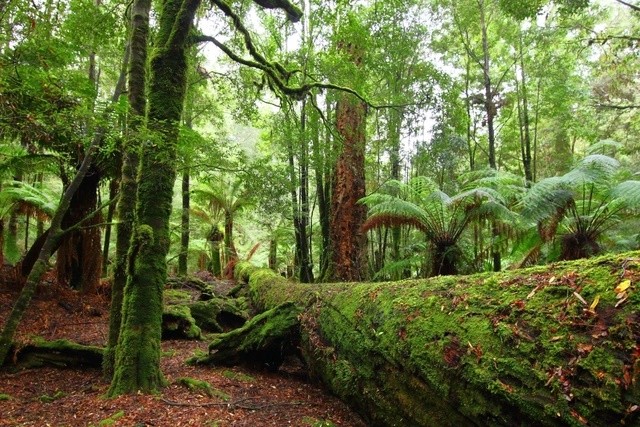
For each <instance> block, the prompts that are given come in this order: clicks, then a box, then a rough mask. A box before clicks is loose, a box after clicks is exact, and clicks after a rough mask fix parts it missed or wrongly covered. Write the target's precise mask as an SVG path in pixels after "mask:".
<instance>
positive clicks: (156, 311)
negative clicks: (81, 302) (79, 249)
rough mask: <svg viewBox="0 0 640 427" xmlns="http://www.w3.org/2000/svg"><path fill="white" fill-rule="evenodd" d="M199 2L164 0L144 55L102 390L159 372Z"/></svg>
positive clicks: (126, 388)
mask: <svg viewBox="0 0 640 427" xmlns="http://www.w3.org/2000/svg"><path fill="white" fill-rule="evenodd" d="M199 4H200V0H164V1H163V2H162V6H161V10H160V12H159V23H158V24H159V28H158V33H157V35H156V39H155V43H156V48H155V52H154V54H153V57H152V59H151V80H150V87H149V112H148V116H147V125H148V128H149V131H150V132H153V133H154V135H152V136H151V140H150V141H149V143H148V144H149V146H147V147H145V149H143V150H142V155H141V159H140V162H141V164H140V171H139V176H138V201H137V207H136V219H135V220H136V223H135V227H134V230H133V233H134V237H133V239H132V244H131V248H130V254H129V256H130V258H131V262H132V263H131V265H130V269H129V274H128V276H129V277H128V281H127V285H126V287H125V291H124V301H123V311H122V326H121V329H120V336H119V339H118V345H117V347H116V362H115V372H114V376H113V380H112V382H111V388H110V390H109V394H110V395H112V396H115V395H119V394H123V393H132V392H136V391H139V390H140V391H143V392H153V391H156V390H157V389H158V388H159V387H160V386H162V385H163V383H164V380H163V377H162V372H161V370H160V338H161V333H162V289H163V286H164V283H165V280H166V276H167V265H166V254H167V252H168V250H169V216H170V213H171V201H172V197H173V184H174V181H175V178H176V157H177V150H176V146H177V140H178V124H179V120H180V116H181V114H182V107H183V102H184V96H185V91H186V68H187V58H186V46H187V36H188V34H189V31H190V29H191V25H192V21H193V17H194V15H195V12H196V9H197V8H198V6H199Z"/></svg>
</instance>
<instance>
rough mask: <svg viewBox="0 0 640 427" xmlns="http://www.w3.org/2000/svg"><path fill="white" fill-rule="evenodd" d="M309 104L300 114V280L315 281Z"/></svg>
mask: <svg viewBox="0 0 640 427" xmlns="http://www.w3.org/2000/svg"><path fill="white" fill-rule="evenodd" d="M306 110H307V106H306V102H305V101H303V102H302V107H301V114H300V136H301V138H300V162H299V166H300V188H299V190H300V212H299V218H298V227H299V235H300V242H299V252H298V255H299V266H300V281H301V282H302V283H312V282H313V271H312V266H311V261H310V252H311V248H310V245H309V241H310V239H309V235H308V227H309V216H310V215H309V141H308V139H307V138H308V135H307V111H306Z"/></svg>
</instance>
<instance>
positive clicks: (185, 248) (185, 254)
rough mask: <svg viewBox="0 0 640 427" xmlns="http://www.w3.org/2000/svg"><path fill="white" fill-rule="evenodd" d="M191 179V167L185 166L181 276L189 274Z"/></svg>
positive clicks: (180, 255)
mask: <svg viewBox="0 0 640 427" xmlns="http://www.w3.org/2000/svg"><path fill="white" fill-rule="evenodd" d="M189 181H190V172H189V167H185V169H184V171H183V172H182V215H181V224H180V227H181V232H180V254H179V255H178V274H179V275H181V276H186V275H187V264H188V261H189V210H190V209H191V207H190V205H191V197H190V196H191V192H190V183H189Z"/></svg>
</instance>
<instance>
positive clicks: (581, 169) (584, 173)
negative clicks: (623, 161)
mask: <svg viewBox="0 0 640 427" xmlns="http://www.w3.org/2000/svg"><path fill="white" fill-rule="evenodd" d="M619 167H620V162H618V161H617V160H616V159H614V158H613V157H609V156H605V155H603V154H591V155H589V156H587V157H585V158H584V159H582V160H581V161H580V162H579V163H578V165H577V166H576V167H575V168H573V169H572V170H571V171H569V172H567V173H566V174H564V175H563V176H562V179H563V180H564V181H565V182H567V183H568V184H571V185H581V184H584V183H594V184H605V185H606V184H608V183H609V182H610V180H611V178H612V177H613V176H614V174H615V173H616V171H617V170H618V168H619Z"/></svg>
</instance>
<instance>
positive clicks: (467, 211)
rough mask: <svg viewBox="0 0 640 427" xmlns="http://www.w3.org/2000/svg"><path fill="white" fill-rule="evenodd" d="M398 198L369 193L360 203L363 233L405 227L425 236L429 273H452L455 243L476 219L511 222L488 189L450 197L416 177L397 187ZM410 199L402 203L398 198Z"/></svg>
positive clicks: (456, 252) (456, 256) (501, 201)
mask: <svg viewBox="0 0 640 427" xmlns="http://www.w3.org/2000/svg"><path fill="white" fill-rule="evenodd" d="M400 189H401V190H402V191H400V195H399V196H394V195H389V194H372V195H369V196H367V197H365V198H363V199H361V202H362V203H366V204H367V205H368V206H369V217H368V219H367V220H366V221H365V223H364V225H363V228H364V230H365V231H368V230H371V229H374V228H380V227H397V226H401V225H406V226H409V227H412V228H414V229H417V230H420V231H422V232H424V233H425V235H426V238H427V240H428V241H429V242H430V244H431V249H432V257H431V258H432V274H455V273H456V272H457V271H458V267H457V264H458V262H459V259H460V255H461V251H460V250H459V249H458V248H457V244H458V241H459V239H460V237H461V236H462V234H463V232H464V231H465V230H466V228H467V225H468V224H469V223H470V221H472V220H473V219H476V218H492V219H494V220H497V221H499V220H500V219H502V218H504V219H506V222H515V221H514V219H515V217H514V216H513V215H512V214H509V213H508V209H507V208H506V207H505V205H504V199H503V198H502V197H501V195H500V194H499V192H497V191H496V190H494V189H491V188H474V189H469V190H467V191H464V192H462V193H460V194H458V195H455V196H453V197H451V196H449V195H447V194H446V193H444V192H442V191H440V190H438V189H437V188H435V186H434V185H432V184H431V183H430V182H429V181H428V180H427V179H426V178H423V177H419V178H414V179H412V180H411V181H409V182H408V183H407V184H406V185H405V186H404V187H401V188H400ZM402 196H405V197H411V198H412V199H413V200H412V201H409V200H404V199H402V198H401V197H402Z"/></svg>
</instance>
